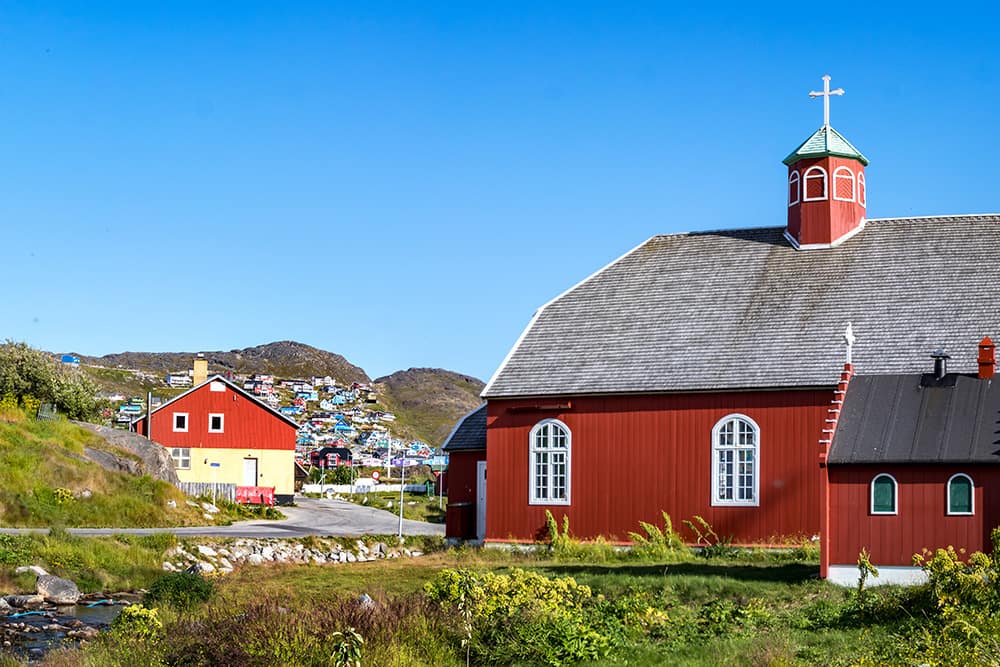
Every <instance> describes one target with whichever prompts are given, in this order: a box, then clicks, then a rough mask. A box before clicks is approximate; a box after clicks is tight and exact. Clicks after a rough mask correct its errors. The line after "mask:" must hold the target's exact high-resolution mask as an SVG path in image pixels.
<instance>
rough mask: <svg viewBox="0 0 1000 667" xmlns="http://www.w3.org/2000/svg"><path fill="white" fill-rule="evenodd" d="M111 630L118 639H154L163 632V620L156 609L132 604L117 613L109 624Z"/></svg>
mask: <svg viewBox="0 0 1000 667" xmlns="http://www.w3.org/2000/svg"><path fill="white" fill-rule="evenodd" d="M111 632H112V634H114V635H115V636H116V638H118V639H137V640H139V641H150V640H156V639H159V638H160V637H161V636H162V634H163V622H162V621H160V617H159V615H158V613H157V610H156V609H150V608H148V607H144V606H142V605H141V604H133V605H129V606H128V607H125V608H124V609H122V611H121V613H120V614H118V616H117V618H115V620H114V622H113V623H112V624H111Z"/></svg>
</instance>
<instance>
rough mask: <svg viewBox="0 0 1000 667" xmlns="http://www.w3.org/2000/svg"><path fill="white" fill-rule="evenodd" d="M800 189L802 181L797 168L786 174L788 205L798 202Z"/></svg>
mask: <svg viewBox="0 0 1000 667" xmlns="http://www.w3.org/2000/svg"><path fill="white" fill-rule="evenodd" d="M801 190H802V183H801V181H800V179H799V171H798V169H796V170H794V171H792V173H791V174H789V175H788V205H789V206H793V205H795V204H798V203H799V198H800V196H801V194H800V192H801Z"/></svg>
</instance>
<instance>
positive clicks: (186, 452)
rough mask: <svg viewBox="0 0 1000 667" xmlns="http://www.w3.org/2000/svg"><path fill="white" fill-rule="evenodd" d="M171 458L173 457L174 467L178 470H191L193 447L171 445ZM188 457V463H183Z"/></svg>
mask: <svg viewBox="0 0 1000 667" xmlns="http://www.w3.org/2000/svg"><path fill="white" fill-rule="evenodd" d="M170 458H171V459H173V462H174V468H175V469H177V470H190V469H191V448H190V447H171V448H170ZM185 459H187V465H186V466H185V465H181V463H182V462H183V461H184V460H185Z"/></svg>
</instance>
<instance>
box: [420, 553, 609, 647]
mask: <svg viewBox="0 0 1000 667" xmlns="http://www.w3.org/2000/svg"><path fill="white" fill-rule="evenodd" d="M425 591H426V592H427V594H428V596H429V597H430V598H431V599H432V600H434V601H436V602H438V603H439V604H442V605H443V606H444V607H446V608H450V609H453V610H455V611H458V612H459V613H460V616H461V617H462V618H463V619H464V623H463V628H462V632H461V635H462V639H463V644H465V645H466V646H467V647H468V648H469V649H470V652H471V654H472V656H473V657H474V658H475V661H476V662H486V663H492V664H513V663H521V662H528V663H537V662H543V663H545V664H550V665H562V664H567V663H572V662H579V661H582V660H598V659H600V658H602V657H604V656H606V655H608V654H609V653H610V651H611V649H612V648H613V644H612V639H613V638H614V637H617V636H621V635H623V634H624V628H623V627H622V625H621V623H620V622H619V620H618V619H615V618H614V616H613V615H612V614H608V613H607V612H608V611H609V609H608V608H607V607H606V606H605V605H603V604H602V603H603V598H596V597H594V596H593V594H592V593H591V590H590V588H589V587H588V586H582V585H580V584H577V583H576V581H575V580H574V579H573V578H572V577H557V578H554V579H550V578H548V577H545V576H543V575H541V574H538V573H537V572H528V571H525V570H521V569H518V568H515V569H513V570H511V571H510V573H509V574H494V573H491V572H487V573H482V574H477V573H473V572H470V571H468V570H450V569H449V570H442V571H441V572H439V573H438V575H437V576H436V577H435V578H434V579H433V580H432V581H430V582H428V583H427V585H426V586H425ZM609 630H611V631H610V632H609Z"/></svg>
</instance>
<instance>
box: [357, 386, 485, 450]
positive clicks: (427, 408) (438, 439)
mask: <svg viewBox="0 0 1000 667" xmlns="http://www.w3.org/2000/svg"><path fill="white" fill-rule="evenodd" d="M375 386H376V391H377V392H378V395H379V402H380V403H383V404H384V405H385V406H386V407H387V408H388V409H390V410H391V411H392V412H393V413H394V414H395V415H396V422H395V424H393V432H394V433H395V432H399V433H401V434H404V435H407V436H409V437H411V438H415V439H417V440H422V441H424V442H426V443H428V444H430V445H432V446H435V447H438V446H440V445H442V444H444V441H445V438H447V437H448V434H449V433H451V429H452V428H453V427H454V426H455V422H457V421H458V419H459V418H460V417H461V416H462V415H464V414H466V413H467V412H469V411H470V410H472V409H474V408H475V407H476V406H477V405H479V404H480V403H481V402H482V401H481V399H480V398H479V393H480V392H481V391H482V390H483V387H484V386H485V385H484V384H483V382H482V381H481V380H478V379H476V378H474V377H470V376H468V375H462V374H460V373H454V372H452V371H446V370H442V369H440V368H411V369H409V370H406V371H397V372H396V373H393V374H392V375H387V376H385V377H381V378H379V379H377V380H375Z"/></svg>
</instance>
